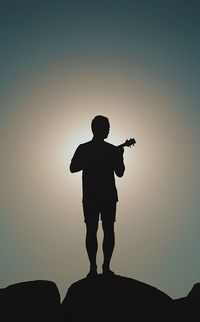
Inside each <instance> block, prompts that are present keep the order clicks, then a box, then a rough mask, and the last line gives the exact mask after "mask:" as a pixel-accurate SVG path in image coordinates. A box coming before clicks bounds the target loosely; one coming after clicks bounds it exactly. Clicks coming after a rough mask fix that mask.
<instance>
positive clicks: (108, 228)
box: [102, 221, 115, 233]
mask: <svg viewBox="0 0 200 322" xmlns="http://www.w3.org/2000/svg"><path fill="white" fill-rule="evenodd" d="M114 223H115V222H114V221H103V222H102V227H103V231H104V233H107V232H108V233H112V232H114Z"/></svg>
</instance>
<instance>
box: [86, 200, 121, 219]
mask: <svg viewBox="0 0 200 322" xmlns="http://www.w3.org/2000/svg"><path fill="white" fill-rule="evenodd" d="M83 214H84V222H86V223H87V222H88V223H97V222H98V221H99V219H101V221H102V222H108V221H109V222H114V221H115V220H116V202H115V201H114V202H99V203H92V202H83Z"/></svg>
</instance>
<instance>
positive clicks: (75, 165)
mask: <svg viewBox="0 0 200 322" xmlns="http://www.w3.org/2000/svg"><path fill="white" fill-rule="evenodd" d="M69 168H70V171H71V172H72V173H74V172H78V171H81V170H83V168H84V154H83V148H82V146H81V145H79V146H78V148H77V149H76V151H75V153H74V155H73V158H72V160H71V163H70V167H69Z"/></svg>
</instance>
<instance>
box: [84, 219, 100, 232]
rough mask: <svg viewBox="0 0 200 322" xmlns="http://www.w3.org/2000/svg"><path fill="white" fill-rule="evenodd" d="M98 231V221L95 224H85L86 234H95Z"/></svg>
mask: <svg viewBox="0 0 200 322" xmlns="http://www.w3.org/2000/svg"><path fill="white" fill-rule="evenodd" d="M97 229H98V221H97V222H86V230H87V233H88V234H90V235H91V234H96V233H97Z"/></svg>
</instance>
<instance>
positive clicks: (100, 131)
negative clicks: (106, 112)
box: [91, 115, 110, 139]
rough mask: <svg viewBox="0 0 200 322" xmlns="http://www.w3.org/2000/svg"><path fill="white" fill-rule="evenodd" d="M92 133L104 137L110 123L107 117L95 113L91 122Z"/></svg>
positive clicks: (100, 137) (97, 136) (106, 134)
mask: <svg viewBox="0 0 200 322" xmlns="http://www.w3.org/2000/svg"><path fill="white" fill-rule="evenodd" d="M91 128H92V133H93V134H94V137H96V138H98V139H106V138H107V136H108V133H109V130H110V124H109V120H108V118H107V117H105V116H102V115H97V116H95V118H94V119H93V120H92V123H91Z"/></svg>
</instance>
